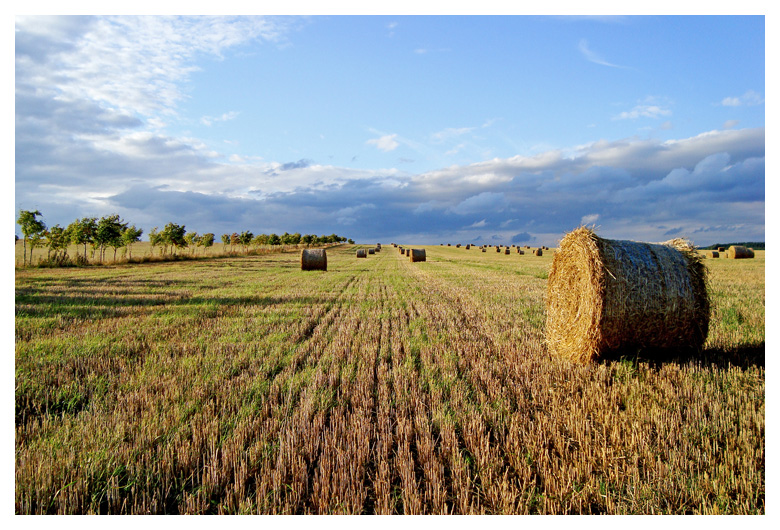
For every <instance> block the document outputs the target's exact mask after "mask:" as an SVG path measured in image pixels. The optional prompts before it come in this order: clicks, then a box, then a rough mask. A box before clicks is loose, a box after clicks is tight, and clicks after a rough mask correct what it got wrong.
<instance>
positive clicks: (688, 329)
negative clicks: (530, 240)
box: [545, 227, 710, 361]
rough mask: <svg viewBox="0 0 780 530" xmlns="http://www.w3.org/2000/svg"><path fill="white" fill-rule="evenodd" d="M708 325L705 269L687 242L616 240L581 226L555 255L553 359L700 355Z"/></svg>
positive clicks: (550, 285)
mask: <svg viewBox="0 0 780 530" xmlns="http://www.w3.org/2000/svg"><path fill="white" fill-rule="evenodd" d="M709 320H710V303H709V298H708V295H707V278H706V268H705V266H704V263H703V258H702V256H701V255H700V254H699V253H698V252H696V250H695V248H694V247H693V246H692V245H691V244H690V243H689V242H687V241H686V240H683V239H675V240H672V241H667V242H666V243H657V244H653V243H639V242H634V241H615V240H609V239H602V238H600V237H598V236H596V234H595V233H593V231H591V230H590V229H588V228H586V227H580V228H578V229H576V230H574V231H572V232H570V233H568V234H567V235H566V236H565V237H564V238H563V239H562V240H561V244H560V248H559V249H558V251H557V252H556V253H555V255H554V257H553V262H552V267H551V268H550V272H549V275H548V280H547V323H546V330H545V335H546V337H545V339H546V342H547V347H548V349H549V350H550V352H551V353H553V354H555V355H559V356H562V357H565V358H568V359H571V360H575V361H590V360H593V359H596V358H599V357H601V356H604V355H608V354H609V355H612V354H619V353H622V352H626V353H629V354H632V353H636V352H637V351H640V350H641V351H643V353H644V354H645V355H648V354H649V355H651V356H652V355H657V354H659V353H660V352H671V351H677V352H680V351H686V352H699V351H701V348H702V345H703V344H704V341H705V340H706V338H707V331H708V328H709Z"/></svg>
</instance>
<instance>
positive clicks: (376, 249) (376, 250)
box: [374, 247, 382, 254]
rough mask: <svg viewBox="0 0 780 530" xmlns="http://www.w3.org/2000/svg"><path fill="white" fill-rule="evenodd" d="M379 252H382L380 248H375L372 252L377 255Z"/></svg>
mask: <svg viewBox="0 0 780 530" xmlns="http://www.w3.org/2000/svg"><path fill="white" fill-rule="evenodd" d="M381 251H382V247H376V248H375V249H374V252H376V253H377V254H378V253H379V252H381Z"/></svg>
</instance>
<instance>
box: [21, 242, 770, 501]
mask: <svg viewBox="0 0 780 530" xmlns="http://www.w3.org/2000/svg"><path fill="white" fill-rule="evenodd" d="M426 251H427V263H426V266H425V267H420V266H417V265H415V264H413V263H411V262H410V261H408V260H406V259H403V258H401V257H400V256H398V255H396V254H395V253H382V254H380V255H377V257H376V259H372V260H356V259H355V258H354V255H355V254H354V252H355V250H354V248H353V247H346V248H343V249H338V250H331V251H330V252H329V254H330V256H329V261H330V262H331V263H330V267H329V272H328V273H327V274H316V275H312V274H307V273H305V272H303V271H301V270H300V268H299V267H298V264H297V263H296V256H295V255H293V254H288V255H281V254H279V255H266V256H250V257H240V258H231V259H215V260H208V261H198V262H179V263H160V264H155V263H152V264H144V265H135V266H117V267H113V266H108V267H101V268H88V269H41V270H24V271H17V274H16V303H15V305H16V317H15V320H16V326H15V338H16V375H15V382H16V388H15V401H16V432H15V443H16V452H15V463H16V466H15V468H16V480H15V482H16V488H15V505H16V512H17V513H388V514H389V513H475V514H479V513H505V514H525V513H543V514H548V513H764V512H765V472H764V457H765V423H764V417H765V405H764V387H765V372H764V365H763V351H764V257H763V252H762V251H758V252H757V253H756V259H754V260H713V262H712V264H711V267H712V271H711V278H710V283H711V288H712V297H713V300H714V308H715V309H714V310H713V317H712V324H711V330H710V334H709V338H708V340H707V343H706V344H705V350H704V356H702V357H700V358H695V359H692V358H688V357H685V356H680V357H679V358H674V359H669V360H667V361H666V362H664V363H657V362H653V361H651V360H645V359H642V358H641V357H636V358H631V359H623V360H618V361H608V362H602V363H594V364H590V365H580V364H574V363H571V362H568V361H566V360H564V359H560V358H558V357H555V356H551V355H550V354H549V353H548V352H547V350H546V348H545V346H544V321H545V309H544V307H545V301H544V296H545V294H544V293H545V288H546V283H547V271H548V269H549V267H550V265H551V262H552V257H551V256H544V257H541V258H536V257H534V258H532V257H531V256H530V255H526V256H520V255H518V256H513V257H512V258H511V259H507V258H506V257H505V256H499V255H493V254H492V253H488V255H483V254H481V253H478V254H472V253H463V252H462V250H460V249H458V250H456V249H455V247H449V248H448V247H443V246H442V247H439V246H436V247H427V248H426Z"/></svg>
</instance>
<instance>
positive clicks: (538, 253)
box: [533, 248, 542, 256]
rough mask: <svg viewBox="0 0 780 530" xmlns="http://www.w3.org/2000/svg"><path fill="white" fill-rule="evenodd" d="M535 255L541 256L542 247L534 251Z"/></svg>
mask: <svg viewBox="0 0 780 530" xmlns="http://www.w3.org/2000/svg"><path fill="white" fill-rule="evenodd" d="M533 255H534V256H541V255H542V249H541V248H537V249H536V250H534V251H533Z"/></svg>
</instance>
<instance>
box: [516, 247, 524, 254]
mask: <svg viewBox="0 0 780 530" xmlns="http://www.w3.org/2000/svg"><path fill="white" fill-rule="evenodd" d="M517 253H518V254H521V255H523V254H525V252H523V250H522V249H521V248H520V247H517Z"/></svg>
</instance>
